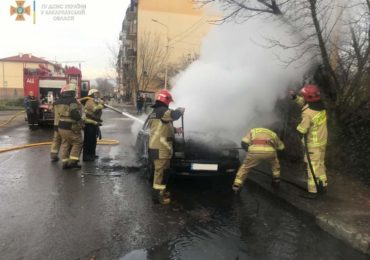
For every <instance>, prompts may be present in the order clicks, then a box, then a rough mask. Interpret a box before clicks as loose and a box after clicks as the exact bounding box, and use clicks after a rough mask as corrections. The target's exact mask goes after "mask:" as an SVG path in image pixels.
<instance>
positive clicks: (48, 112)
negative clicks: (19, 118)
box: [23, 65, 90, 125]
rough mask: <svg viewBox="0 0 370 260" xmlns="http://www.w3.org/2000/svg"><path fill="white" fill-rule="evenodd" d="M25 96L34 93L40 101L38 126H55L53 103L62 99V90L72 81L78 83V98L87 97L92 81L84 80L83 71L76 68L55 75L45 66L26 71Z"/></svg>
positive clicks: (66, 68) (65, 69) (66, 69)
mask: <svg viewBox="0 0 370 260" xmlns="http://www.w3.org/2000/svg"><path fill="white" fill-rule="evenodd" d="M23 73H24V77H23V78H24V85H23V88H24V96H25V97H26V96H28V94H29V92H30V91H33V93H34V95H35V96H36V98H37V99H38V100H39V109H38V124H39V125H45V124H53V122H54V113H53V103H54V101H55V100H56V99H58V98H59V97H60V90H61V88H62V87H63V86H64V85H66V84H68V83H69V82H70V81H71V80H76V82H77V93H76V94H77V97H78V98H81V97H85V96H87V93H88V91H89V89H90V81H88V80H82V74H81V70H80V69H78V68H76V67H65V68H64V69H61V72H60V73H57V74H53V73H51V71H50V70H49V69H48V68H46V67H45V66H44V65H39V68H37V69H24V71H23Z"/></svg>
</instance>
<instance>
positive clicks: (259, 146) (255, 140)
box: [242, 128, 285, 153]
mask: <svg viewBox="0 0 370 260" xmlns="http://www.w3.org/2000/svg"><path fill="white" fill-rule="evenodd" d="M242 142H244V143H246V144H248V145H249V148H248V152H258V153H260V152H275V151H276V150H284V148H285V146H284V143H283V142H282V141H281V140H280V138H279V137H278V136H277V134H276V133H274V132H273V131H271V130H269V129H267V128H253V129H251V130H250V131H249V132H248V134H247V135H246V136H244V137H243V139H242Z"/></svg>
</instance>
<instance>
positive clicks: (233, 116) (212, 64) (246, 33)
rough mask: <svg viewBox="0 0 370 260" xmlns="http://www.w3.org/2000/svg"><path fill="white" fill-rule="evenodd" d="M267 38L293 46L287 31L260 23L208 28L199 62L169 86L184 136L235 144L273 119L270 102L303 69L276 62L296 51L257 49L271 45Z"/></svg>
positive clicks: (299, 76)
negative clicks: (207, 135) (214, 136)
mask: <svg viewBox="0 0 370 260" xmlns="http://www.w3.org/2000/svg"><path fill="white" fill-rule="evenodd" d="M268 39H276V40H281V41H283V42H284V43H285V44H289V43H293V42H296V41H297V39H295V36H294V35H292V33H291V30H290V28H289V27H288V26H286V25H283V23H281V22H279V21H271V20H268V21H267V22H265V21H263V20H261V19H260V18H253V19H250V20H249V21H247V22H245V23H242V24H235V23H225V24H222V25H216V26H214V27H213V28H212V30H211V31H210V33H209V34H208V36H207V37H206V38H205V39H204V41H203V44H202V48H201V53H200V58H199V60H197V61H195V62H194V63H192V64H191V65H190V66H189V67H188V68H187V69H186V70H185V71H183V72H182V73H180V74H179V75H178V76H177V77H176V78H175V80H174V82H173V85H174V86H175V87H174V89H173V91H172V93H173V95H174V99H175V102H176V103H175V105H177V106H182V107H185V108H186V111H185V131H186V132H188V131H202V132H209V131H211V132H213V133H214V132H216V133H219V134H221V135H223V136H226V137H228V138H230V139H233V140H240V138H241V137H242V135H243V134H245V133H246V132H247V131H248V130H249V129H250V128H251V127H256V126H259V125H262V124H264V123H268V122H271V123H272V122H273V121H277V120H279V119H277V118H276V115H275V114H274V111H273V110H274V105H275V102H276V100H277V99H278V98H279V97H280V96H282V95H285V94H286V90H287V88H288V87H291V86H292V84H293V85H294V84H301V83H302V79H303V75H304V73H305V72H306V70H307V67H308V65H307V66H302V64H303V62H302V60H300V61H299V62H298V63H295V64H291V65H290V66H288V67H287V66H286V65H287V64H286V63H284V62H282V60H285V61H287V60H289V59H291V58H294V57H297V51H299V50H297V49H282V48H280V47H274V48H266V46H262V44H265V45H271V42H270V41H269V40H268ZM306 59H307V57H306ZM298 65H299V66H298Z"/></svg>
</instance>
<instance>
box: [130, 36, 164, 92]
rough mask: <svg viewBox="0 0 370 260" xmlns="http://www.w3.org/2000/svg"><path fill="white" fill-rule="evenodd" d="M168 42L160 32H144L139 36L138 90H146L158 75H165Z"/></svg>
mask: <svg viewBox="0 0 370 260" xmlns="http://www.w3.org/2000/svg"><path fill="white" fill-rule="evenodd" d="M165 44H166V43H164V42H163V41H162V38H161V37H160V35H158V34H153V33H151V32H144V33H143V34H142V35H141V37H140V38H139V42H138V52H137V71H136V77H137V78H136V81H137V87H138V88H137V90H141V91H145V90H147V89H148V87H149V85H150V84H152V83H153V82H154V81H155V80H156V79H157V78H158V77H164V70H165V64H166V62H167V58H168V52H167V51H166V46H165Z"/></svg>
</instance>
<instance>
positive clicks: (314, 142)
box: [291, 84, 328, 198]
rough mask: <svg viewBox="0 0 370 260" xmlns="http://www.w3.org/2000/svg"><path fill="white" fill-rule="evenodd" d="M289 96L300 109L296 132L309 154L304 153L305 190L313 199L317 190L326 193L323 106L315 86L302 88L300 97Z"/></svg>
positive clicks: (325, 127)
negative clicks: (305, 166) (306, 174)
mask: <svg viewBox="0 0 370 260" xmlns="http://www.w3.org/2000/svg"><path fill="white" fill-rule="evenodd" d="M291 94H292V98H293V99H294V100H295V101H296V103H297V104H299V105H300V106H301V107H302V121H301V122H300V124H299V125H298V126H297V131H298V132H299V133H301V134H303V135H304V139H305V140H306V141H305V142H304V145H305V147H306V149H307V151H308V153H309V154H308V155H309V156H307V151H306V153H305V162H306V164H307V172H308V178H307V190H308V192H309V194H310V195H311V197H312V198H314V197H315V195H316V194H317V192H318V190H317V188H319V189H320V191H322V192H326V187H327V185H328V182H327V177H326V169H325V151H326V143H327V138H328V130H327V125H326V121H327V119H326V110H325V105H324V103H323V102H322V100H321V96H320V90H319V88H318V87H317V86H316V85H312V84H309V85H306V86H304V87H303V88H302V90H301V96H297V95H296V94H295V93H294V92H293V93H291ZM309 160H310V161H311V166H312V170H313V172H314V175H313V174H312V170H311V166H310V164H309ZM315 178H316V179H315ZM316 186H317V187H316Z"/></svg>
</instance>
